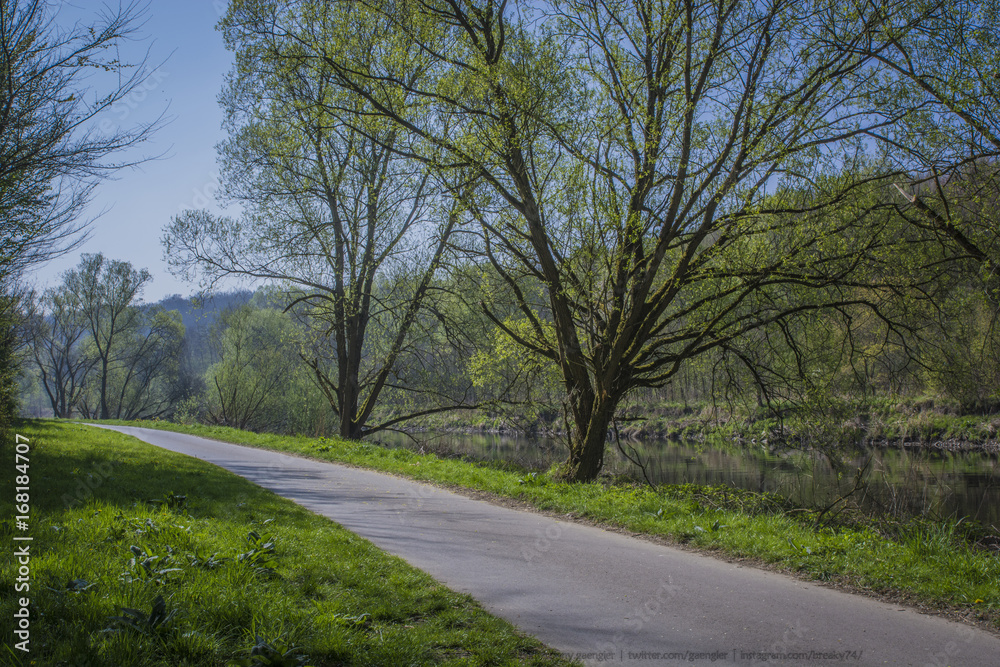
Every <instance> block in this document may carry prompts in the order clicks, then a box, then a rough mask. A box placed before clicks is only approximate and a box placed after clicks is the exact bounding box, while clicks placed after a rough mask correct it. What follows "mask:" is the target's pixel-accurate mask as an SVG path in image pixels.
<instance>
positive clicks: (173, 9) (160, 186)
mask: <svg viewBox="0 0 1000 667" xmlns="http://www.w3.org/2000/svg"><path fill="white" fill-rule="evenodd" d="M126 1H127V0H126ZM67 5H69V3H64V5H63V9H61V10H60V16H59V21H60V22H61V23H62V22H64V21H71V20H72V19H75V18H79V20H80V21H82V22H85V23H91V22H92V21H93V17H94V11H95V9H96V8H97V6H98V5H97V3H94V2H89V1H86V2H84V1H80V0H78V1H77V2H75V3H73V5H71V6H67ZM225 9H226V2H224V1H223V0H148V4H147V11H146V14H145V24H144V26H143V28H142V30H141V34H142V36H143V37H144V38H145V40H144V41H142V42H138V43H134V44H130V45H129V46H128V49H131V50H132V54H131V57H132V59H133V60H135V59H136V58H140V57H141V56H142V54H143V53H144V52H145V51H146V49H149V51H150V63H151V64H152V65H153V66H155V65H157V64H160V63H162V64H160V66H159V68H158V69H157V70H156V71H155V72H153V73H152V75H151V76H150V78H149V79H148V80H147V82H146V85H144V86H142V87H140V88H139V89H138V90H136V91H134V93H133V95H132V96H131V97H130V98H129V99H127V100H126V101H125V103H124V104H122V105H121V106H119V107H118V108H116V109H113V110H112V112H111V118H112V120H114V121H115V122H121V123H122V124H123V125H124V126H128V125H129V124H130V123H132V122H142V121H149V120H153V119H155V118H156V117H157V116H159V115H160V114H161V113H163V112H164V110H165V111H166V114H167V116H168V117H169V124H167V125H165V126H164V127H163V128H162V129H160V130H159V132H157V133H156V134H155V135H154V136H153V138H152V139H151V140H150V141H148V142H146V143H145V144H143V145H142V146H140V147H139V148H138V149H137V150H135V151H134V152H132V153H129V154H126V155H124V156H118V157H126V158H132V157H136V156H149V155H160V154H163V157H161V158H159V159H157V160H153V161H150V162H146V163H144V164H142V165H141V166H139V167H137V168H134V169H125V170H122V171H120V172H118V173H117V174H116V176H115V177H114V180H108V181H104V182H103V183H101V184H100V185H99V186H98V188H97V190H96V192H95V196H94V199H93V201H92V204H91V206H90V209H89V217H93V216H96V215H97V214H98V213H100V212H101V211H104V213H103V215H101V216H100V217H98V218H97V219H96V220H95V221H94V223H93V224H92V225H91V227H90V238H89V239H88V240H87V242H86V243H85V244H84V245H83V246H81V247H80V248H79V249H78V250H76V251H74V252H72V253H70V254H68V255H65V256H64V257H61V258H59V259H57V260H53V261H52V262H49V263H48V264H46V265H44V266H42V267H39V268H38V269H37V270H36V271H35V272H34V273H33V274H32V275H30V276H28V280H29V282H32V283H34V285H35V287H36V288H45V287H47V286H52V285H55V284H57V283H58V282H59V279H60V278H59V276H60V274H61V273H63V272H64V271H66V270H67V269H70V268H72V267H73V266H75V265H76V264H77V263H78V262H79V260H80V254H81V253H95V252H103V253H104V254H105V256H107V257H110V258H113V259H121V260H127V261H129V262H132V264H133V265H135V266H136V267H144V268H147V269H149V271H150V272H151V273H152V274H153V281H152V283H151V284H150V285H149V286H148V287H147V288H146V291H145V294H144V297H145V301H147V302H149V301H158V300H159V299H161V298H162V297H164V296H166V295H169V294H183V295H187V294H190V293H192V292H194V291H196V286H195V285H192V284H189V283H185V282H183V281H180V280H178V279H176V278H174V277H173V276H171V275H170V273H169V271H168V270H167V266H166V262H165V261H164V260H163V249H162V247H161V245H160V237H161V236H162V235H163V228H164V227H165V226H166V224H167V223H168V222H169V220H170V218H171V216H173V215H176V214H177V213H179V212H180V211H182V210H184V209H186V208H210V209H216V210H218V206H217V205H216V204H215V203H214V194H215V191H216V190H217V189H218V169H217V166H216V155H215V145H216V144H217V143H218V142H219V141H221V140H222V139H223V138H224V137H225V134H224V132H223V130H222V127H221V124H222V119H223V114H222V111H221V109H220V108H219V105H218V102H217V97H218V94H219V92H220V90H221V88H222V83H223V78H224V76H225V74H226V72H228V71H229V68H230V65H231V63H232V57H231V54H230V53H229V52H228V51H226V49H225V46H224V45H223V41H222V34H221V33H220V32H219V31H217V30H216V29H215V26H216V24H217V23H218V21H219V19H220V18H221V17H222V15H223V14H224V12H225ZM123 55H124V57H125V58H126V59H127V58H129V57H130V54H129V53H128V51H126V52H125V53H124V54H123Z"/></svg>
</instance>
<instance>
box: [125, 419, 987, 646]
mask: <svg viewBox="0 0 1000 667" xmlns="http://www.w3.org/2000/svg"><path fill="white" fill-rule="evenodd" d="M134 425H137V426H140V425H141V426H153V427H156V428H164V429H169V430H174V431H179V432H185V433H192V434H196V435H201V436H204V437H209V438H215V439H219V440H225V441H228V442H236V443H240V444H245V445H250V446H254V447H262V448H267V449H275V450H280V451H285V452H292V453H296V454H301V455H305V456H310V457H313V458H317V459H324V460H330V461H340V462H344V463H348V464H352V465H358V466H363V467H366V468H372V469H376V470H382V471H386V472H390V473H393V474H397V475H402V476H405V477H410V478H413V479H419V480H425V481H429V482H433V483H438V484H443V485H448V486H452V487H461V488H465V489H471V490H474V491H478V492H484V493H487V494H491V495H493V496H497V497H502V498H509V499H513V500H516V501H520V502H523V503H526V504H528V505H531V506H533V507H536V508H538V509H541V510H546V511H550V512H555V513H558V514H560V515H565V516H569V517H574V518H577V519H584V520H589V521H592V522H596V523H599V524H603V525H607V526H613V527H616V528H624V529H627V530H629V531H634V532H636V533H642V534H646V535H650V536H654V537H659V538H664V539H667V540H669V541H672V542H677V543H682V544H685V545H688V546H690V547H694V548H697V549H699V550H704V551H710V552H717V553H719V554H720V555H724V556H726V557H731V558H739V559H747V560H750V561H754V562H758V563H761V564H765V565H767V566H770V567H774V568H777V569H780V570H786V571H791V572H795V573H798V574H799V575H800V576H804V577H807V578H811V579H815V580H821V581H828V582H832V583H835V584H837V585H840V586H842V587H845V588H848V589H851V590H857V591H862V592H867V593H870V594H874V595H877V596H879V597H883V598H888V599H893V600H897V601H902V600H905V601H909V602H911V603H913V604H916V605H919V606H922V607H933V608H936V609H941V610H947V611H949V612H951V613H952V614H955V615H959V616H962V617H964V618H968V619H970V620H975V621H978V622H980V623H982V624H984V625H986V626H987V627H990V628H992V629H993V630H995V631H1000V556H998V554H997V552H996V551H994V550H991V549H987V548H980V547H977V546H976V544H975V542H976V537H977V535H970V533H969V531H973V530H974V529H973V528H970V527H967V526H966V525H965V524H961V523H955V522H951V523H932V522H923V521H912V522H907V523H898V522H891V521H889V520H884V521H883V520H879V519H877V518H868V519H864V520H861V521H858V520H855V521H852V522H846V523H845V522H840V523H834V524H832V525H831V524H830V523H829V522H827V521H826V519H827V518H828V515H827V516H824V517H823V518H822V519H821V520H820V521H819V522H818V523H819V525H817V519H818V518H819V517H818V515H817V514H816V513H815V512H808V511H801V510H799V509H797V508H793V507H789V506H788V505H787V503H785V502H784V501H782V500H781V499H780V498H777V497H774V496H770V495H761V494H755V493H751V492H742V491H736V490H733V489H728V488H721V487H699V486H693V485H672V486H663V487H660V488H657V489H655V490H654V489H651V488H649V487H644V486H638V485H634V484H607V483H600V482H595V483H589V484H567V483H563V482H559V481H556V480H554V479H551V478H550V477H548V476H547V475H544V474H536V473H525V472H524V471H521V470H515V469H511V468H509V467H507V468H505V466H503V465H497V464H476V463H471V462H466V461H460V460H455V459H446V458H439V457H437V456H434V455H420V454H416V453H414V452H411V451H408V450H403V449H394V450H390V449H384V448H382V447H379V446H375V445H371V444H366V443H359V442H347V441H340V440H336V439H323V438H321V439H318V440H317V439H312V438H305V437H290V436H277V435H268V434H255V433H249V432H245V431H237V430H234V429H228V428H222V427H207V426H182V425H176V424H168V423H162V422H159V423H143V424H140V423H136V424H134ZM856 519H857V517H856ZM527 556H530V554H527Z"/></svg>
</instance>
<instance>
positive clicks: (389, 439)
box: [379, 431, 1000, 528]
mask: <svg viewBox="0 0 1000 667" xmlns="http://www.w3.org/2000/svg"><path fill="white" fill-rule="evenodd" d="M413 438H416V443H414V440H413ZM379 439H380V440H381V441H382V442H384V443H385V444H387V445H390V446H407V447H411V448H412V447H418V448H419V447H420V446H424V447H425V448H426V449H430V450H433V451H448V452H452V453H455V454H461V455H464V456H467V457H469V458H472V459H476V460H504V461H511V462H514V463H518V464H520V465H523V466H525V467H527V468H531V469H535V470H545V469H547V468H548V467H549V466H550V465H552V464H553V463H555V462H557V461H561V460H563V459H565V457H566V449H565V445H564V444H563V443H562V442H561V441H560V440H558V439H553V438H540V437H526V436H510V435H494V434H463V433H439V432H431V431H428V432H421V433H415V434H413V436H412V438H411V437H410V436H407V435H403V434H396V433H389V434H380V435H379ZM624 444H627V445H629V446H631V447H632V448H634V451H635V452H636V453H637V454H638V455H639V458H640V459H641V460H642V461H643V462H644V464H645V466H646V474H647V475H648V477H649V479H650V481H652V482H653V483H654V484H684V483H694V484H725V485H729V486H733V487H737V488H741V489H750V490H754V491H770V492H774V493H778V494H781V495H783V496H785V497H788V498H790V499H791V500H792V501H793V502H795V503H797V504H801V505H804V506H808V507H823V506H825V505H827V504H829V503H830V502H832V501H833V500H835V499H836V498H838V497H839V496H841V495H842V494H844V493H846V492H848V491H850V490H851V489H852V488H853V487H854V481H855V473H856V471H857V470H858V469H859V468H861V467H863V466H865V463H866V462H867V461H868V458H869V457H871V462H870V463H869V465H868V468H867V471H866V474H865V475H864V478H863V479H864V482H865V484H864V486H863V488H862V490H859V491H858V492H857V493H856V494H855V496H854V498H856V499H857V500H858V501H859V502H860V503H861V506H862V507H863V508H865V509H868V510H879V509H882V510H887V511H892V512H894V513H896V514H897V515H900V514H901V515H925V516H929V517H932V518H945V517H952V518H961V517H967V518H968V519H971V520H975V521H979V522H981V523H983V524H986V525H993V526H996V527H998V528H1000V456H998V455H997V454H996V453H983V452H949V451H941V450H931V449H896V448H885V449H871V450H867V451H858V452H855V453H851V454H849V455H845V456H842V458H841V460H840V461H839V462H837V464H834V463H833V462H831V460H830V459H829V458H828V457H826V456H824V455H823V454H821V453H820V452H815V451H799V450H791V451H784V452H772V451H768V450H767V449H766V448H764V447H761V446H750V447H741V446H737V445H732V446H727V445H723V446H709V445H703V444H699V443H691V442H680V441H629V442H627V443H624ZM606 468H607V469H609V470H610V471H612V472H615V473H618V474H623V475H628V476H630V477H634V478H635V479H638V480H641V479H642V473H641V472H640V470H639V469H638V467H637V466H635V465H633V464H631V463H629V462H628V461H627V460H625V459H624V458H623V457H622V456H621V455H620V454H619V453H618V451H617V448H616V446H615V445H614V444H609V445H608V460H607V465H606Z"/></svg>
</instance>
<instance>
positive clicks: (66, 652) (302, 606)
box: [0, 422, 567, 667]
mask: <svg viewBox="0 0 1000 667" xmlns="http://www.w3.org/2000/svg"><path fill="white" fill-rule="evenodd" d="M18 433H20V434H22V435H23V436H26V437H27V438H29V439H30V453H29V454H28V457H29V466H30V468H29V469H28V472H29V474H30V504H31V514H30V532H29V533H27V534H29V535H31V536H33V537H34V540H33V541H32V542H30V543H29V544H30V570H31V574H30V577H31V578H30V582H29V583H30V591H27V592H16V591H15V585H16V584H17V577H18V573H17V568H18V567H19V565H18V563H17V562H16V561H15V560H13V559H7V558H5V559H4V560H3V565H2V568H0V616H2V618H5V619H7V621H6V622H4V623H3V624H0V638H2V639H3V648H2V649H0V651H2V655H0V664H2V665H29V664H30V665H52V666H57V665H66V666H72V667H84V666H87V665H93V666H95V667H96V666H103V665H129V666H130V667H142V666H147V665H148V666H153V665H156V666H160V665H162V666H168V665H169V666H171V667H175V666H181V665H206V666H207V665H213V666H216V665H286V666H292V665H314V666H316V667H320V666H323V665H402V664H407V665H410V664H414V665H438V664H455V665H459V664H461V665H470V664H471V665H480V664H484V665H485V664H489V665H496V664H532V665H558V664H567V663H565V662H564V661H562V660H561V659H560V658H558V657H557V656H556V654H554V653H552V652H551V651H549V650H548V649H546V648H545V647H543V646H542V645H540V644H539V643H538V642H537V641H535V640H534V639H531V638H526V637H523V636H520V635H519V634H518V633H517V632H516V631H515V630H514V629H513V628H512V626H510V625H509V624H507V623H506V622H504V621H501V620H499V619H496V618H494V617H492V616H490V615H488V614H487V613H485V612H484V611H483V610H482V609H481V608H479V606H478V605H477V604H476V603H475V602H474V601H473V600H472V599H471V598H469V597H468V596H465V595H459V594H457V593H454V592H452V591H450V590H448V589H447V588H445V587H443V586H441V585H439V584H437V583H436V582H435V581H434V580H432V579H431V578H430V577H428V576H427V575H425V574H423V573H421V572H419V571H417V570H415V569H413V568H412V567H410V566H409V565H407V564H406V563H404V562H403V561H402V560H400V559H398V558H395V557H391V556H388V555H386V554H384V553H382V552H381V551H379V550H378V549H377V548H375V547H374V546H373V545H372V544H370V543H369V542H367V541H366V540H363V539H361V538H359V537H357V536H356V535H354V534H352V533H350V532H348V531H346V530H344V529H342V528H340V527H338V526H337V525H335V524H333V523H332V522H330V521H328V520H326V519H323V518H322V517H319V516H316V515H314V514H312V513H310V512H308V511H306V510H304V509H302V508H300V507H299V506H297V505H295V504H294V503H292V502H290V501H287V500H284V499H282V498H280V497H278V496H276V495H274V494H273V493H271V492H269V491H266V490H264V489H261V488H260V487H257V486H255V485H253V484H251V483H249V482H247V481H245V480H243V479H242V478H240V477H238V476H236V475H233V474H231V473H229V472H226V471H224V470H222V469H219V468H217V467H215V466H212V465H209V464H206V463H203V462H200V461H197V460H195V459H191V458H189V457H185V456H181V455H177V454H173V453H171V452H167V451H164V450H161V449H158V448H155V447H151V446H148V445H145V444H143V443H139V442H137V441H135V440H133V439H131V438H128V437H125V436H122V435H119V434H117V433H113V432H109V431H102V430H100V429H93V428H89V427H84V426H80V425H77V424H67V423H55V422H28V423H24V424H21V425H20V427H19V429H18ZM2 451H3V454H4V456H3V459H4V461H5V462H6V463H7V464H8V468H7V470H6V471H4V473H3V475H2V476H0V477H2V484H0V494H2V495H3V497H4V498H5V499H7V498H13V497H14V488H13V486H14V485H15V482H16V475H17V474H21V473H18V472H15V471H14V467H13V466H14V453H13V443H10V442H7V443H4V444H3V447H2ZM4 507H7V508H9V507H10V505H9V504H5V505H4ZM5 514H6V516H5V517H4V521H3V523H2V524H0V536H2V539H3V541H4V543H5V548H7V549H10V548H11V547H10V545H12V544H14V545H15V546H20V545H22V544H26V543H25V542H14V540H13V537H14V536H15V535H24V534H25V533H23V532H21V531H20V530H18V527H17V526H16V524H13V523H12V522H11V521H10V520H9V519H8V517H9V516H10V512H7V513H5ZM20 597H30V600H31V602H30V606H29V607H28V610H29V614H30V644H29V645H28V647H29V648H30V653H28V654H23V653H22V652H21V651H18V650H17V649H15V648H14V646H15V644H16V643H17V642H19V641H21V638H19V637H16V636H15V635H14V628H13V623H12V621H11V619H12V618H14V614H15V613H16V612H17V611H18V609H20V603H19V598H20ZM282 654H284V657H282Z"/></svg>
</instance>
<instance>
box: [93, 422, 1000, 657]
mask: <svg viewBox="0 0 1000 667" xmlns="http://www.w3.org/2000/svg"><path fill="white" fill-rule="evenodd" d="M104 428H112V429H113V430H116V431H120V432H122V433H126V434H128V435H132V436H135V437H137V438H139V439H141V440H144V441H146V442H149V443H151V444H153V445H156V446H158V447H162V448H164V449H169V450H171V451H175V452H180V453H182V454H187V455H190V456H194V457H197V458H199V459H202V460H205V461H208V462H211V463H214V464H216V465H218V466H221V467H223V468H225V469H227V470H230V471H232V472H234V473H236V474H238V475H241V476H243V477H245V478H246V479H248V480H250V481H252V482H254V483H256V484H259V485H260V486H263V487H265V488H267V489H270V490H272V491H274V492H275V493H277V494H279V495H281V496H284V497H285V498H289V499H291V500H293V501H295V502H296V503H298V504H300V505H302V506H304V507H307V508H309V509H310V510H312V511H314V512H316V513H318V514H322V515H323V516H326V517H329V518H330V519H332V520H333V521H335V522H337V523H338V524H340V525H342V526H344V527H346V528H348V529H349V530H352V531H354V532H355V533H357V534H358V535H361V536H363V537H365V538H367V539H369V540H371V541H372V542H374V543H375V544H376V545H378V546H379V547H380V548H381V549H383V550H385V551H387V552H389V553H392V554H396V555H398V556H400V557H402V558H403V559H405V560H406V561H408V562H409V563H411V564H412V565H414V566H416V567H418V568H420V569H421V570H423V571H425V572H427V573H429V574H431V575H432V576H434V577H435V578H436V579H437V580H438V581H440V582H442V583H443V584H445V585H447V586H448V587H450V588H452V589H453V590H456V591H461V592H464V593H468V594H470V595H472V596H473V597H474V598H476V599H477V600H478V601H479V602H480V603H481V604H482V605H483V606H484V607H485V608H486V609H487V610H489V611H490V612H491V613H493V614H495V615H497V616H499V617H501V618H504V619H506V620H507V621H509V622H511V623H513V624H514V625H516V626H517V627H519V628H521V629H522V630H523V631H524V632H526V633H529V634H531V635H534V636H536V637H538V638H539V639H540V640H541V641H543V642H544V643H546V644H548V645H549V646H552V647H553V648H555V649H557V650H559V651H563V652H564V653H565V654H567V655H569V656H571V657H572V656H577V657H580V658H581V659H583V661H584V662H585V663H586V664H632V665H670V664H697V665H709V664H716V665H727V664H728V665H732V664H737V665H754V664H778V665H789V666H793V665H838V664H850V665H920V666H923V665H934V666H938V665H970V666H975V667H988V666H993V665H1000V639H998V638H997V637H994V636H993V635H991V634H989V633H986V632H983V631H981V630H978V629H975V628H972V627H970V626H966V625H963V624H960V623H955V622H951V621H947V620H944V619H942V618H938V617H933V616H927V615H923V614H920V613H917V612H914V611H912V610H909V609H905V608H902V607H900V606H898V605H892V604H886V603H882V602H877V601H874V600H871V599H868V598H865V597H862V596H857V595H851V594H847V593H843V592H839V591H836V590H832V589H830V588H826V587H823V586H819V585H814V584H811V583H808V582H804V581H800V580H797V579H794V578H792V577H787V576H784V575H780V574H776V573H772V572H766V571H762V570H758V569H755V568H752V567H746V566H741V565H739V564H734V563H728V562H724V561H721V560H717V559H714V558H711V557H708V556H702V555H699V554H695V553H691V552H688V551H683V550H679V549H675V548H670V547H667V546H662V545H658V544H654V543H651V542H647V541H644V540H641V539H635V538H631V537H627V536H624V535H620V534H617V533H613V532H609V531H605V530H600V529H598V528H593V527H590V526H585V525H581V524H577V523H572V522H568V521H559V520H556V519H553V518H550V517H547V516H543V515H539V514H534V513H531V512H525V511H518V510H512V509H508V508H504V507H498V506H496V505H493V504H490V503H487V502H483V501H479V500H473V499H470V498H466V497H464V496H461V495H458V494H455V493H451V492H448V491H445V490H442V489H438V488H436V487H433V486H428V485H425V484H420V483H417V482H412V481H408V480H404V479H400V478H397V477H393V476H391V475H385V474H381V473H376V472H370V471H366V470H359V469H357V468H351V467H346V466H340V465H336V464H331V463H325V462H320V461H314V460H310V459H305V458H301V457H297V456H290V455H287V454H281V453H278V452H271V451H266V450H262V449H255V448H251V447H242V446H239V445H233V444H228V443H223V442H218V441H215V440H208V439H204V438H199V437H195V436H191V435H184V434H179V433H172V432H169V431H158V430H153V429H141V428H133V427H118V426H115V427H104Z"/></svg>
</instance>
